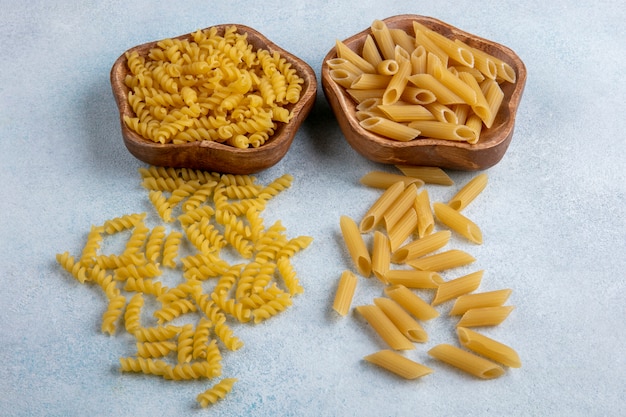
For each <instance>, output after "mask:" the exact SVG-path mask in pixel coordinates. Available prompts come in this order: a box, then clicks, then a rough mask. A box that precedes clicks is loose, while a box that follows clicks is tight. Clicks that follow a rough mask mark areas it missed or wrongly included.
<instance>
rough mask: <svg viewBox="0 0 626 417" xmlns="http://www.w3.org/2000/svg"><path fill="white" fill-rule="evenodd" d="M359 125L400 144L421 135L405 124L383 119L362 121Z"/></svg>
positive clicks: (375, 118)
mask: <svg viewBox="0 0 626 417" xmlns="http://www.w3.org/2000/svg"><path fill="white" fill-rule="evenodd" d="M359 125H361V127H362V128H363V129H365V130H369V131H371V132H374V133H377V134H379V135H381V136H385V137H387V138H389V139H394V140H397V141H400V142H408V141H411V140H413V139H415V138H417V137H418V136H419V135H420V133H421V132H420V131H419V130H417V129H413V128H412V127H409V126H407V125H405V124H402V123H398V122H394V121H393V120H389V119H385V118H383V117H370V118H368V119H365V120H362V121H361V122H360V123H359Z"/></svg>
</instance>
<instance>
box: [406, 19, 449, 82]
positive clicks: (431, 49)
mask: <svg viewBox="0 0 626 417" xmlns="http://www.w3.org/2000/svg"><path fill="white" fill-rule="evenodd" d="M414 32H415V44H416V45H422V46H423V47H424V49H425V50H426V54H427V55H434V56H436V57H437V58H438V60H439V62H441V64H442V65H445V66H447V65H448V54H446V53H445V51H443V50H442V49H441V48H440V47H438V46H437V44H436V43H435V42H433V41H432V40H431V39H430V38H429V37H428V36H426V34H425V33H424V32H423V31H422V30H421V29H420V28H419V27H418V28H414ZM431 61H432V59H431ZM426 67H427V69H426V71H427V72H430V71H431V69H429V68H428V62H427V64H426Z"/></svg>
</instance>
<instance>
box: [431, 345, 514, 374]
mask: <svg viewBox="0 0 626 417" xmlns="http://www.w3.org/2000/svg"><path fill="white" fill-rule="evenodd" d="M428 354H429V355H430V356H432V357H433V358H436V359H439V360H440V361H442V362H445V363H447V364H448V365H452V366H454V367H455V368H458V369H460V370H462V371H464V372H467V373H468V374H470V375H474V376H476V377H478V378H482V379H492V378H497V377H499V376H502V375H503V374H504V369H503V368H502V367H501V366H499V365H498V364H495V363H493V362H491V361H489V360H487V359H484V358H481V357H480V356H478V355H474V354H473V353H470V352H468V351H466V350H463V349H461V348H458V347H456V346H452V345H449V344H446V343H442V344H440V345H437V346H435V347H434V348H432V349H430V350H429V351H428Z"/></svg>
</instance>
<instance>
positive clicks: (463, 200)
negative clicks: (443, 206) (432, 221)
mask: <svg viewBox="0 0 626 417" xmlns="http://www.w3.org/2000/svg"><path fill="white" fill-rule="evenodd" d="M487 181H488V176H487V174H486V173H484V172H483V173H481V174H478V175H476V176H474V177H473V178H472V179H471V180H469V181H468V182H467V183H465V185H463V187H461V188H460V189H459V191H457V192H456V194H454V196H452V198H451V199H450V200H448V203H447V204H448V206H450V207H451V208H453V209H454V210H457V211H461V210H463V209H464V208H465V207H467V206H468V205H469V204H470V203H471V202H472V201H474V200H475V199H476V197H478V196H479V195H480V193H482V192H483V190H484V189H485V187H487Z"/></svg>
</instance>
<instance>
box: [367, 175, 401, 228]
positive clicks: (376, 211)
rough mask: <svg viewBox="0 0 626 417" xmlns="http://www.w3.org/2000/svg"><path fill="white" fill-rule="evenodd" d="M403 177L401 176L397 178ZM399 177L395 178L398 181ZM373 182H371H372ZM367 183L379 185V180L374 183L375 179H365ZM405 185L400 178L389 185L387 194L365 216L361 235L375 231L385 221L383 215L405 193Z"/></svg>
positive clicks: (379, 198)
mask: <svg viewBox="0 0 626 417" xmlns="http://www.w3.org/2000/svg"><path fill="white" fill-rule="evenodd" d="M397 177H401V176H397ZM397 177H395V178H396V179H397ZM364 178H365V177H363V178H361V182H362V183H363V179H364ZM370 180H371V181H370ZM365 181H366V182H369V183H370V184H371V183H375V184H379V182H378V180H376V182H374V178H370V179H365ZM404 188H405V183H404V179H403V178H400V179H399V180H398V181H396V182H394V183H393V184H391V185H389V186H388V187H387V189H386V190H385V192H384V193H383V194H382V195H381V196H380V197H378V199H377V200H376V201H375V202H374V204H372V205H371V206H370V208H369V209H368V210H367V212H366V213H365V216H363V219H362V220H361V223H359V230H360V231H361V233H368V232H370V231H371V230H373V229H374V228H375V227H376V226H377V225H378V223H379V222H380V221H381V220H382V219H383V215H384V214H385V212H386V211H387V209H388V208H389V207H390V206H391V205H392V204H393V202H394V201H396V199H397V198H398V196H399V195H400V194H402V191H404Z"/></svg>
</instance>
